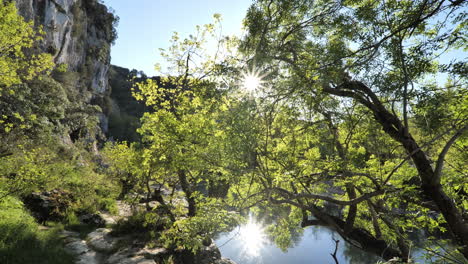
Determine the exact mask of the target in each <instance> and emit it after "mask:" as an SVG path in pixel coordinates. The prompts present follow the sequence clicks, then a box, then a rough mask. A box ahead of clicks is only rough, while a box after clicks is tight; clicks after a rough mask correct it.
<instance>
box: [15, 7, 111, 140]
mask: <svg viewBox="0 0 468 264" xmlns="http://www.w3.org/2000/svg"><path fill="white" fill-rule="evenodd" d="M16 5H17V7H18V10H19V13H20V14H21V15H22V16H23V17H24V18H25V19H26V20H27V21H34V24H35V26H36V27H37V28H39V27H41V28H42V29H43V31H44V32H45V36H44V40H43V41H42V43H40V47H38V48H40V49H41V50H42V51H44V52H47V53H50V54H52V55H53V57H54V61H55V63H56V64H57V65H60V64H65V65H67V67H68V71H69V72H75V73H77V74H78V75H79V78H76V80H75V81H74V82H75V83H74V84H72V86H74V87H75V89H76V92H78V93H79V94H80V95H81V96H80V100H83V101H84V102H85V103H88V104H93V105H97V106H99V107H100V108H101V109H102V111H103V112H104V113H103V114H100V115H99V114H98V115H97V118H98V119H99V120H100V123H101V128H102V130H103V131H104V132H105V131H106V130H107V122H108V120H107V116H108V111H109V109H108V108H109V107H108V106H107V105H106V98H107V97H108V95H109V94H110V89H109V81H108V80H109V76H108V75H109V68H110V46H111V44H112V43H113V41H114V40H115V38H116V31H115V28H114V26H115V23H116V22H117V21H118V19H117V18H116V16H114V15H113V14H112V13H110V12H109V10H108V9H107V7H106V6H104V5H102V4H100V3H99V2H98V0H16Z"/></svg>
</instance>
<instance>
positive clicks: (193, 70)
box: [108, 15, 239, 252]
mask: <svg viewBox="0 0 468 264" xmlns="http://www.w3.org/2000/svg"><path fill="white" fill-rule="evenodd" d="M215 19H216V20H217V21H219V19H220V18H219V16H218V15H216V16H215ZM215 33H216V30H215V26H214V25H212V24H209V25H205V26H203V27H197V33H196V34H195V35H190V36H189V38H186V39H179V37H178V35H177V34H175V35H174V37H173V39H172V42H173V43H172V46H171V48H170V49H169V50H168V51H163V52H162V55H163V57H165V58H166V59H167V61H168V62H169V64H170V67H169V70H170V73H169V74H168V76H167V77H156V78H148V79H146V78H145V79H143V81H141V82H139V83H137V84H136V86H135V87H134V89H133V93H134V96H135V98H136V99H137V100H140V101H143V102H144V103H145V104H146V106H147V109H149V111H148V112H146V113H144V115H143V117H142V118H141V124H142V125H141V128H139V129H138V133H139V134H140V135H141V143H139V144H132V145H131V146H130V147H127V146H125V145H116V146H114V147H112V148H110V149H109V151H108V152H109V154H110V157H111V160H113V161H114V163H115V162H117V163H120V162H119V161H122V162H121V163H120V164H119V165H118V167H117V168H119V171H122V172H123V175H125V177H127V176H128V175H129V174H132V175H130V177H132V176H133V177H136V178H137V179H138V180H137V182H138V183H139V184H141V185H143V187H144V188H145V192H146V201H147V210H148V211H152V210H154V209H153V208H151V207H150V206H149V203H148V201H149V200H150V199H151V198H154V200H156V201H158V202H159V203H160V205H161V206H162V207H163V209H164V210H165V213H167V215H169V218H170V220H171V221H170V222H171V223H170V226H169V228H168V229H167V230H165V231H164V232H162V235H161V240H162V242H163V243H164V244H165V245H166V246H167V247H169V248H173V247H177V248H179V249H188V250H192V251H193V252H195V251H197V250H198V249H200V248H201V247H202V245H203V244H205V245H206V244H207V243H211V237H212V236H213V235H214V233H215V232H216V231H227V230H228V228H229V227H230V226H232V225H234V224H236V223H237V222H238V220H239V219H238V215H237V214H233V213H229V212H228V211H227V210H226V208H224V207H223V205H224V204H223V202H222V199H221V198H220V197H221V196H223V195H220V194H216V195H214V194H213V195H210V193H209V189H210V187H209V186H220V185H221V186H222V185H226V184H227V181H228V179H229V175H228V174H227V171H226V170H225V169H224V168H225V167H226V166H225V163H227V161H226V160H227V159H226V158H225V157H224V156H223V151H224V149H225V148H226V134H225V133H224V132H223V130H222V125H223V124H224V123H223V121H222V119H223V115H225V114H226V112H227V111H228V109H229V108H228V105H229V100H228V98H227V97H226V95H225V93H226V92H225V91H224V90H221V89H219V85H218V79H217V78H218V76H219V74H220V71H221V70H222V67H220V66H219V61H220V60H221V59H222V58H220V57H219V56H220V55H219V54H209V52H207V51H206V50H205V48H206V47H205V45H206V43H207V38H209V37H216V34H215ZM216 43H218V48H220V47H221V46H222V45H223V41H222V40H221V41H220V42H218V40H216ZM135 74H136V73H135ZM129 155H130V156H131V157H130V156H129ZM128 157H130V158H128ZM127 164H131V165H130V166H127ZM179 188H180V189H181V192H180V191H179ZM165 190H169V191H170V193H172V194H171V195H168V196H166V197H163V196H162V195H161V194H162V193H163V192H164V191H165ZM179 193H182V194H183V195H182V197H181V196H180V195H179ZM185 202H186V203H187V204H186V205H185ZM152 220H154V219H152ZM150 221H151V219H150ZM153 231H154V230H153Z"/></svg>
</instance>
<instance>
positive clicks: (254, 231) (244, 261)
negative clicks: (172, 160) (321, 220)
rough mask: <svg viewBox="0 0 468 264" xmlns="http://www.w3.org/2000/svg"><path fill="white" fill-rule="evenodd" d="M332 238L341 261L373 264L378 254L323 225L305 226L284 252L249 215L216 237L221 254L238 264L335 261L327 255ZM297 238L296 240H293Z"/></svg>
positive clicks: (344, 263) (293, 263)
mask: <svg viewBox="0 0 468 264" xmlns="http://www.w3.org/2000/svg"><path fill="white" fill-rule="evenodd" d="M333 238H337V239H340V240H341V242H340V243H339V248H338V252H337V257H338V260H339V263H340V264H346V263H359V264H375V263H376V262H377V260H379V258H378V257H376V256H374V255H372V254H368V253H366V252H363V251H361V250H359V249H356V248H355V247H352V246H350V245H347V244H346V243H345V242H344V241H343V240H342V239H341V238H340V237H339V235H337V234H336V233H335V232H333V231H331V230H329V229H327V228H324V227H308V228H306V229H305V230H304V233H303V236H302V237H298V238H297V241H295V242H296V243H294V245H293V246H292V247H291V248H289V249H288V250H287V251H282V250H281V249H279V248H278V247H277V246H276V245H274V244H273V243H272V242H271V241H269V239H268V236H267V234H266V232H265V226H264V225H263V224H262V223H259V222H256V221H255V219H254V218H253V217H252V216H250V217H249V221H248V222H247V223H246V224H244V225H241V226H239V227H238V228H236V229H235V230H233V231H232V232H230V233H223V234H220V236H219V238H218V239H216V244H217V245H218V246H219V248H220V251H221V254H222V255H223V257H227V258H230V259H232V260H234V261H235V262H236V263H239V264H284V263H288V264H303V263H320V264H322V263H323V264H327V263H330V264H333V263H335V262H334V261H333V259H332V258H331V256H330V253H332V252H333V251H334V249H335V242H334V241H333ZM294 240H296V239H294Z"/></svg>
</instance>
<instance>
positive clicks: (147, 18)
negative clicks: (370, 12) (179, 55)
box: [104, 0, 252, 75]
mask: <svg viewBox="0 0 468 264" xmlns="http://www.w3.org/2000/svg"><path fill="white" fill-rule="evenodd" d="M104 2H105V4H106V5H107V6H108V7H111V8H112V9H114V10H115V13H116V14H117V15H118V16H119V17H120V22H119V26H118V28H117V31H118V35H119V37H118V39H117V41H116V43H115V45H114V46H113V47H112V52H111V56H112V64H115V65H118V66H122V67H126V68H130V69H133V68H134V69H137V70H143V71H144V72H145V73H146V74H148V75H154V74H156V73H155V71H154V65H155V64H156V63H161V64H162V65H163V66H164V62H163V61H162V60H161V58H160V57H159V48H167V47H168V46H169V40H170V38H171V36H172V33H173V32H174V31H177V32H179V33H180V36H181V37H185V36H187V35H188V34H190V33H193V32H194V31H195V26H196V25H203V24H207V23H211V22H213V19H212V17H213V14H215V13H219V14H221V15H222V17H223V22H222V28H223V34H224V35H232V34H236V35H239V34H241V32H242V31H241V28H242V20H243V19H244V16H245V14H246V11H247V8H248V7H249V6H250V4H251V2H252V0H105V1H104Z"/></svg>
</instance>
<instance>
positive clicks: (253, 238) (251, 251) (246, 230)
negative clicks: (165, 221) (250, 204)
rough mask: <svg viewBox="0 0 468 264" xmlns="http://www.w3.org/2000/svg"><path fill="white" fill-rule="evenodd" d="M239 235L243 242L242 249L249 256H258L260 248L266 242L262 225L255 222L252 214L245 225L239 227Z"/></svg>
mask: <svg viewBox="0 0 468 264" xmlns="http://www.w3.org/2000/svg"><path fill="white" fill-rule="evenodd" d="M239 237H240V240H241V241H242V242H243V249H242V251H243V252H244V253H245V254H247V255H248V256H249V257H259V256H260V253H261V250H262V248H263V247H265V245H266V244H267V242H268V239H267V236H266V234H265V230H264V228H263V226H262V225H261V224H260V223H257V222H255V220H254V219H253V217H252V216H250V217H249V221H248V222H247V223H246V224H245V225H242V226H241V227H240V230H239Z"/></svg>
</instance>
